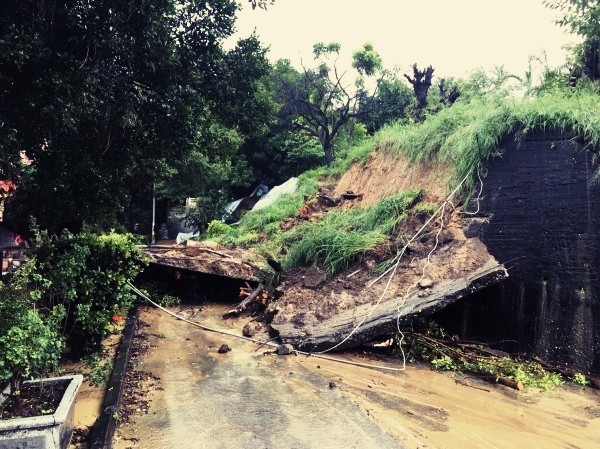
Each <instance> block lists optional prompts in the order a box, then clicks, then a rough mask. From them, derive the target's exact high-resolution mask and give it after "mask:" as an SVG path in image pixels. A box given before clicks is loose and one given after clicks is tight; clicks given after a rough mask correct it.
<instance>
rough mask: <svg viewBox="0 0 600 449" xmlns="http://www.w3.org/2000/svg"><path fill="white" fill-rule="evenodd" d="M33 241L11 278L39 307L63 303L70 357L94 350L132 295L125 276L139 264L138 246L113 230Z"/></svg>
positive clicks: (41, 237) (138, 268)
mask: <svg viewBox="0 0 600 449" xmlns="http://www.w3.org/2000/svg"><path fill="white" fill-rule="evenodd" d="M35 243H36V245H35V248H34V249H33V251H32V255H33V258H32V259H31V260H30V261H29V262H28V263H27V264H26V265H25V266H24V267H23V268H22V269H21V270H20V271H19V272H18V273H17V276H16V278H15V279H14V280H13V282H15V283H16V284H18V285H21V286H22V287H24V288H26V289H27V291H28V292H29V294H30V295H31V298H32V299H34V300H36V301H37V302H38V304H39V305H40V306H41V307H45V308H48V309H50V310H51V309H52V308H54V307H56V306H58V305H63V306H64V308H65V309H66V311H67V316H66V318H65V323H64V332H65V335H66V338H67V343H68V344H69V345H70V347H71V350H72V353H73V355H74V356H81V355H83V354H89V353H92V352H94V351H96V350H97V349H98V348H99V346H100V343H101V341H102V339H104V338H105V337H106V336H108V334H109V332H110V330H111V326H112V317H113V316H114V315H122V314H123V313H124V311H125V310H126V309H127V308H128V307H129V306H130V305H131V304H132V302H133V299H134V298H135V296H134V295H133V294H132V293H131V292H130V291H129V288H128V286H127V281H129V280H131V279H133V278H134V277H135V276H136V275H137V274H138V273H140V271H141V270H142V269H143V267H144V262H143V260H142V257H141V254H140V252H139V250H138V249H137V247H136V245H135V244H134V243H133V240H132V238H131V236H129V235H126V234H116V233H109V234H104V235H96V234H89V233H81V234H71V233H70V232H68V231H63V233H62V234H61V235H60V236H58V237H49V236H48V235H47V234H44V233H39V234H38V236H37V238H36V240H35Z"/></svg>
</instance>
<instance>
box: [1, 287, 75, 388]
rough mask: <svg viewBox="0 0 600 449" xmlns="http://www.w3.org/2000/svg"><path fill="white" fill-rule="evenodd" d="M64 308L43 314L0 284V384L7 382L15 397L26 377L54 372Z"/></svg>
mask: <svg viewBox="0 0 600 449" xmlns="http://www.w3.org/2000/svg"><path fill="white" fill-rule="evenodd" d="M64 314H65V310H64V307H62V306H58V307H55V308H54V309H53V310H52V312H50V313H48V314H45V315H44V314H43V313H42V312H41V311H40V310H39V309H38V308H37V307H35V304H34V303H33V302H31V301H29V300H28V299H27V298H26V297H25V294H24V292H23V291H21V290H17V289H14V288H12V287H9V286H5V285H2V284H0V354H2V357H0V380H4V381H6V380H9V379H10V384H11V394H13V395H15V397H18V392H19V391H20V389H21V384H22V383H23V380H24V379H25V378H28V377H30V376H35V377H43V376H44V375H46V374H48V373H50V372H52V371H54V370H56V368H57V365H58V360H59V358H60V354H61V351H62V349H63V344H64V341H63V339H62V337H61V336H60V334H59V322H60V320H61V319H62V318H63V317H64Z"/></svg>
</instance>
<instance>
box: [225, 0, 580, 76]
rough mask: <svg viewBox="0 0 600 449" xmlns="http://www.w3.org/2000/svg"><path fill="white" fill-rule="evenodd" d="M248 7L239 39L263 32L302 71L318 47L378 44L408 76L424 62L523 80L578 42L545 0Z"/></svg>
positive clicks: (315, 0) (296, 1) (342, 1)
mask: <svg viewBox="0 0 600 449" xmlns="http://www.w3.org/2000/svg"><path fill="white" fill-rule="evenodd" d="M242 3H243V4H244V9H243V11H241V12H239V13H238V19H237V21H236V29H237V33H236V35H235V38H236V40H237V38H239V37H247V36H248V35H250V34H251V33H252V31H253V30H254V29H256V32H257V34H258V36H259V38H260V40H261V42H263V43H264V44H266V45H267V46H270V52H269V57H270V59H271V60H272V61H275V60H277V59H279V58H286V59H290V60H291V61H292V63H293V64H294V65H295V66H297V67H298V68H299V67H300V66H299V63H300V60H301V59H302V60H304V61H305V63H306V64H307V65H309V66H310V62H311V60H312V45H313V44H314V43H315V42H324V43H329V42H338V43H340V44H341V45H342V51H343V52H344V53H343V55H342V59H343V60H346V61H350V59H351V55H352V52H354V51H355V50H357V49H359V48H361V47H362V45H363V44H364V43H365V42H371V43H372V44H373V45H374V47H375V50H377V51H378V52H379V54H380V55H381V57H382V58H383V64H384V67H385V68H388V69H391V68H394V67H398V68H400V69H401V70H403V71H404V72H408V70H409V69H410V66H411V65H412V64H413V63H417V65H418V66H419V68H424V67H426V66H428V65H432V66H433V67H434V68H435V70H436V72H435V73H436V75H438V76H457V77H460V76H465V75H467V74H468V73H470V72H471V71H472V70H473V69H475V68H478V67H483V68H485V69H491V68H493V67H495V66H499V65H503V66H504V67H505V69H506V70H507V71H509V72H511V73H514V74H516V75H522V74H523V72H524V71H525V70H526V69H527V67H528V58H529V56H530V55H540V54H541V52H542V50H545V51H546V54H547V57H548V63H549V65H550V66H551V67H556V66H558V65H560V64H562V63H563V62H564V61H565V51H564V50H563V49H562V48H561V47H562V46H563V44H565V43H569V42H574V40H575V38H573V37H572V36H571V35H570V34H568V33H567V32H566V31H565V30H564V29H563V28H560V27H559V26H558V25H555V24H554V19H555V18H556V12H555V11H552V10H550V9H548V8H546V7H544V5H543V4H542V0H502V1H498V0H424V1H417V0H410V1H407V0H275V4H274V5H272V6H270V7H269V8H268V10H267V11H264V10H258V9H257V10H252V9H251V8H250V7H249V6H246V3H248V2H247V1H243V2H242Z"/></svg>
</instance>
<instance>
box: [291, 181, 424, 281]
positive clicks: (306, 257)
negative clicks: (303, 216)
mask: <svg viewBox="0 0 600 449" xmlns="http://www.w3.org/2000/svg"><path fill="white" fill-rule="evenodd" d="M420 193H421V192H420V191H419V190H410V191H406V192H402V193H400V194H397V195H394V196H391V197H389V198H385V199H383V200H381V201H380V202H379V203H377V204H376V205H375V206H373V207H370V208H364V209H363V208H352V209H350V210H348V211H344V212H337V211H331V212H329V213H328V214H327V215H326V216H325V218H324V219H323V220H321V221H318V222H307V223H305V224H303V225H302V226H299V227H297V228H295V229H294V230H292V231H290V232H288V233H285V234H282V238H281V240H280V244H281V246H282V247H285V248H288V249H287V253H286V257H285V259H284V264H283V265H284V267H285V268H292V267H295V266H300V265H321V266H323V267H324V268H325V271H326V272H327V273H328V274H329V275H333V274H335V273H337V272H339V271H342V270H344V269H346V268H348V267H349V266H350V264H352V263H353V262H355V261H356V260H357V259H359V258H360V257H361V256H363V255H364V254H365V253H366V252H368V251H370V250H373V249H375V248H376V247H378V246H380V245H382V244H384V243H386V242H387V241H388V237H389V236H390V235H391V234H392V232H393V231H394V230H395V228H396V226H397V225H398V224H399V223H400V222H401V221H402V220H404V219H405V218H406V212H407V211H408V209H410V208H411V207H412V206H413V205H414V204H415V202H416V201H417V200H418V198H419V196H420Z"/></svg>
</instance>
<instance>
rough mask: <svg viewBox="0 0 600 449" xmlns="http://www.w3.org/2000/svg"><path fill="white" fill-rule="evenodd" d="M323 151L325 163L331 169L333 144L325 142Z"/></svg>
mask: <svg viewBox="0 0 600 449" xmlns="http://www.w3.org/2000/svg"><path fill="white" fill-rule="evenodd" d="M323 150H324V151H325V163H326V164H327V166H328V167H331V164H333V143H332V142H331V141H327V142H324V143H323Z"/></svg>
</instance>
